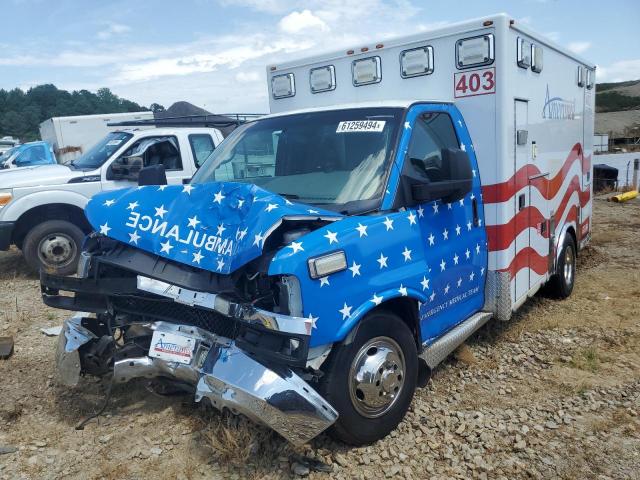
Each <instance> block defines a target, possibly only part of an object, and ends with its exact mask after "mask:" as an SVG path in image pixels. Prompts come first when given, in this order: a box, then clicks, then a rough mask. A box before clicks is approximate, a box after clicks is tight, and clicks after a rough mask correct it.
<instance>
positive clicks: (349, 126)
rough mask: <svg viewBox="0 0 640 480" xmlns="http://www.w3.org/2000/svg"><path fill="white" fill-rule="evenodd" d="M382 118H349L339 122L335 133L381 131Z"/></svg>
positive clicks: (383, 122)
mask: <svg viewBox="0 0 640 480" xmlns="http://www.w3.org/2000/svg"><path fill="white" fill-rule="evenodd" d="M385 123H386V122H385V121H384V120H349V121H348V122H340V123H339V124H338V128H336V133H345V132H381V131H382V130H384V124H385Z"/></svg>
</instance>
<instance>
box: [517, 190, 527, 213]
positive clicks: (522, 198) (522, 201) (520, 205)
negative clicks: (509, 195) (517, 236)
mask: <svg viewBox="0 0 640 480" xmlns="http://www.w3.org/2000/svg"><path fill="white" fill-rule="evenodd" d="M525 202H526V197H525V195H524V193H521V194H520V196H518V211H520V210H522V209H523V208H524V205H525Z"/></svg>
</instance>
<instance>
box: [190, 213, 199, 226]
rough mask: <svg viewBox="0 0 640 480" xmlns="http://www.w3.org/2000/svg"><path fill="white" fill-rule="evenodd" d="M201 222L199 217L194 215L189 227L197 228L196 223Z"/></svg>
mask: <svg viewBox="0 0 640 480" xmlns="http://www.w3.org/2000/svg"><path fill="white" fill-rule="evenodd" d="M199 223H200V220H198V217H197V216H196V215H194V216H193V217H189V228H196V225H198V224H199Z"/></svg>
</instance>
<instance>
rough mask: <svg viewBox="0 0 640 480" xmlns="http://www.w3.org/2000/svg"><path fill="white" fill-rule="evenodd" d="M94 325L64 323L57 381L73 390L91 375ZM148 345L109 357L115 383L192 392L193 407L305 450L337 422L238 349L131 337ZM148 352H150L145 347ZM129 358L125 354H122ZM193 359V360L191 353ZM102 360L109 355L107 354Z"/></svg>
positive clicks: (166, 335)
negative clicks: (155, 381) (170, 384)
mask: <svg viewBox="0 0 640 480" xmlns="http://www.w3.org/2000/svg"><path fill="white" fill-rule="evenodd" d="M99 328H100V325H99V322H98V319H97V318H93V317H87V316H85V314H76V315H74V316H73V317H71V318H70V319H68V320H66V321H65V322H64V327H63V331H62V333H61V335H60V340H59V343H58V349H57V352H56V361H57V367H58V372H59V378H60V380H61V381H62V382H63V383H64V384H66V385H76V384H77V383H78V380H79V378H80V376H81V375H82V374H84V373H94V370H93V369H94V365H93V364H92V360H91V359H92V356H94V355H95V354H96V352H98V351H100V348H101V347H100V346H99V344H100V341H101V339H100V338H99V336H98V335H96V333H95V330H96V329H99ZM133 335H135V337H136V338H137V339H138V346H139V345H140V343H139V340H140V339H142V338H147V339H149V340H150V343H149V347H148V350H147V349H146V348H144V349H140V348H138V349H137V351H136V350H135V349H122V348H116V349H114V350H113V351H112V359H113V361H112V362H110V363H111V364H112V365H113V367H112V368H113V381H114V382H116V383H124V382H128V381H129V380H132V379H134V378H158V377H162V378H167V379H170V380H172V381H175V382H178V383H181V384H184V385H186V386H190V387H192V388H193V389H194V390H195V399H196V401H201V400H202V399H203V398H206V399H208V400H209V402H210V403H211V405H213V406H214V407H216V408H218V409H220V410H223V409H229V410H231V411H232V412H234V413H242V414H244V415H246V416H247V417H249V418H251V419H252V420H254V421H256V422H260V423H263V424H265V425H267V426H269V427H270V428H272V429H273V430H275V431H277V432H278V433H280V434H281V435H282V436H283V437H285V438H286V439H287V440H288V441H290V442H291V443H293V444H295V445H301V444H303V443H305V442H307V441H309V440H311V439H312V438H314V437H315V436H317V435H318V434H319V433H321V432H322V431H323V430H325V429H326V428H328V427H329V426H330V425H331V424H333V423H334V422H335V421H336V419H337V417H338V414H337V412H336V411H335V410H334V409H333V407H332V406H331V405H330V404H329V403H328V402H326V401H325V400H324V399H323V398H322V397H321V396H320V395H319V394H318V393H316V392H315V391H314V390H313V388H311V386H310V385H309V384H308V383H306V382H305V381H304V380H303V379H302V378H301V377H300V376H299V375H297V374H296V373H294V372H293V371H292V370H291V369H289V368H288V367H287V366H284V365H272V366H267V365H265V364H264V363H262V362H260V361H258V360H257V359H255V358H253V357H252V356H250V355H249V354H247V353H246V352H245V351H243V350H242V349H240V348H239V347H238V346H237V345H236V343H235V342H234V341H232V340H229V339H227V338H224V337H220V336H218V335H215V334H212V333H210V332H207V331H205V330H202V329H200V328H198V327H194V326H191V325H180V324H175V323H168V322H162V321H158V322H153V323H151V324H146V325H144V326H139V327H138V330H137V331H136V332H135V333H133ZM145 347H146V345H145ZM123 350H126V351H123ZM187 352H188V353H187ZM102 353H104V349H103V350H102Z"/></svg>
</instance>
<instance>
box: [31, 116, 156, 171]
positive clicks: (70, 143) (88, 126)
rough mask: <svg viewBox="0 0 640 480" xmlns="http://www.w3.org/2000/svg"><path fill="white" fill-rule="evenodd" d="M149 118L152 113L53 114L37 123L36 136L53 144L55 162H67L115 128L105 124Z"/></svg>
mask: <svg viewBox="0 0 640 480" xmlns="http://www.w3.org/2000/svg"><path fill="white" fill-rule="evenodd" d="M152 119H153V112H127V113H110V114H99V115H78V116H73V117H53V118H50V119H49V120H45V121H44V122H42V123H41V124H40V137H41V138H42V140H44V141H45V142H48V143H49V144H50V145H51V146H52V147H53V151H54V152H55V154H56V158H57V159H58V163H69V162H70V161H72V160H75V159H76V158H78V157H79V156H80V155H82V154H83V153H84V152H86V151H87V150H89V149H90V148H91V147H92V146H93V145H95V144H96V143H97V142H98V141H99V140H101V139H102V138H104V136H105V135H106V134H107V133H109V132H112V131H115V130H118V127H113V126H109V123H114V122H125V121H139V120H152ZM140 128H153V127H151V126H150V127H145V126H141V127H140Z"/></svg>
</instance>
